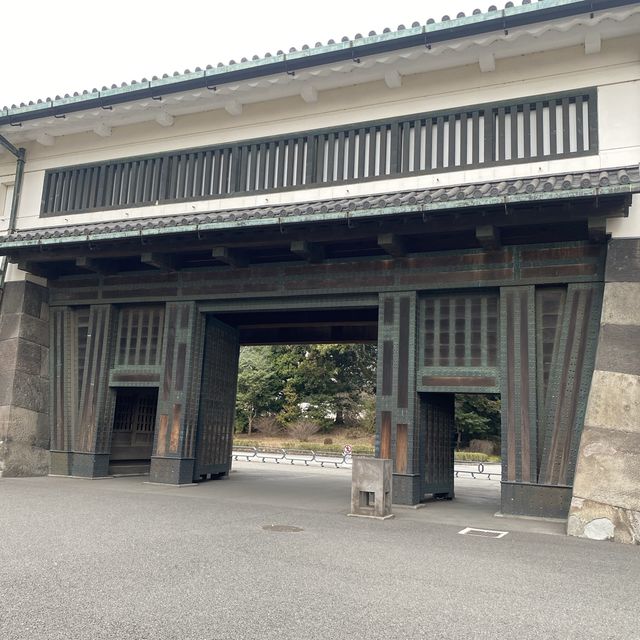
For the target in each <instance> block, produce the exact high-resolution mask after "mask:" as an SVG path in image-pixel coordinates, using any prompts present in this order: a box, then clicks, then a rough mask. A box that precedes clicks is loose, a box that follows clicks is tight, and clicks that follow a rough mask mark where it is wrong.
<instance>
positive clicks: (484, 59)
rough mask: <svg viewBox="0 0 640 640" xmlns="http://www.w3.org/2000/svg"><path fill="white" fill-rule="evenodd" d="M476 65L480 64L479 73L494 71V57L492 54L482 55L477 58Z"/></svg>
mask: <svg viewBox="0 0 640 640" xmlns="http://www.w3.org/2000/svg"><path fill="white" fill-rule="evenodd" d="M478 63H479V64H480V71H482V73H489V72H490V71H495V70H496V57H495V56H494V55H493V53H483V54H481V55H480V57H479V58H478Z"/></svg>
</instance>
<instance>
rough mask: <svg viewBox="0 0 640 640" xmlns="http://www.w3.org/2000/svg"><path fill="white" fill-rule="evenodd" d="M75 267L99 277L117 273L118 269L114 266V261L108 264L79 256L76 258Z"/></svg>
mask: <svg viewBox="0 0 640 640" xmlns="http://www.w3.org/2000/svg"><path fill="white" fill-rule="evenodd" d="M76 267H78V268H79V269H84V270H85V271H91V272H92V273H99V274H101V275H105V276H106V275H110V274H112V273H117V272H118V268H117V267H116V266H115V261H111V262H110V263H108V264H107V263H104V262H99V261H98V260H95V259H94V258H88V257H87V256H81V257H80V258H76Z"/></svg>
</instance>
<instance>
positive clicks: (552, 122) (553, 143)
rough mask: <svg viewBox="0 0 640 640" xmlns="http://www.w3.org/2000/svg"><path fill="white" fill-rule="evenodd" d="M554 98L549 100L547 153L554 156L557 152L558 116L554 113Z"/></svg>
mask: <svg viewBox="0 0 640 640" xmlns="http://www.w3.org/2000/svg"><path fill="white" fill-rule="evenodd" d="M556 106H557V105H556V100H555V99H552V100H549V153H550V154H551V155H552V156H555V155H556V154H557V153H558V138H557V136H558V122H557V121H558V118H557V113H556Z"/></svg>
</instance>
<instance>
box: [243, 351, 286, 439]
mask: <svg viewBox="0 0 640 640" xmlns="http://www.w3.org/2000/svg"><path fill="white" fill-rule="evenodd" d="M273 365H274V361H273V358H272V354H271V347H242V348H241V349H240V363H239V368H238V395H237V400H236V416H237V422H238V425H239V426H240V428H241V429H242V430H244V428H245V427H246V429H247V431H248V432H249V433H251V431H252V427H253V421H254V420H255V418H257V417H258V416H261V415H264V414H275V413H278V412H279V411H280V409H281V407H282V392H281V384H280V380H279V378H278V374H277V371H276V369H275V368H274V366H273Z"/></svg>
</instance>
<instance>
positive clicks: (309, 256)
mask: <svg viewBox="0 0 640 640" xmlns="http://www.w3.org/2000/svg"><path fill="white" fill-rule="evenodd" d="M290 249H291V253H293V254H294V255H296V256H298V257H300V258H303V259H304V260H306V261H307V262H322V261H323V260H324V248H323V247H321V246H320V245H318V244H314V243H312V242H307V241H306V240H294V241H293V242H292V243H291V246H290Z"/></svg>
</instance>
